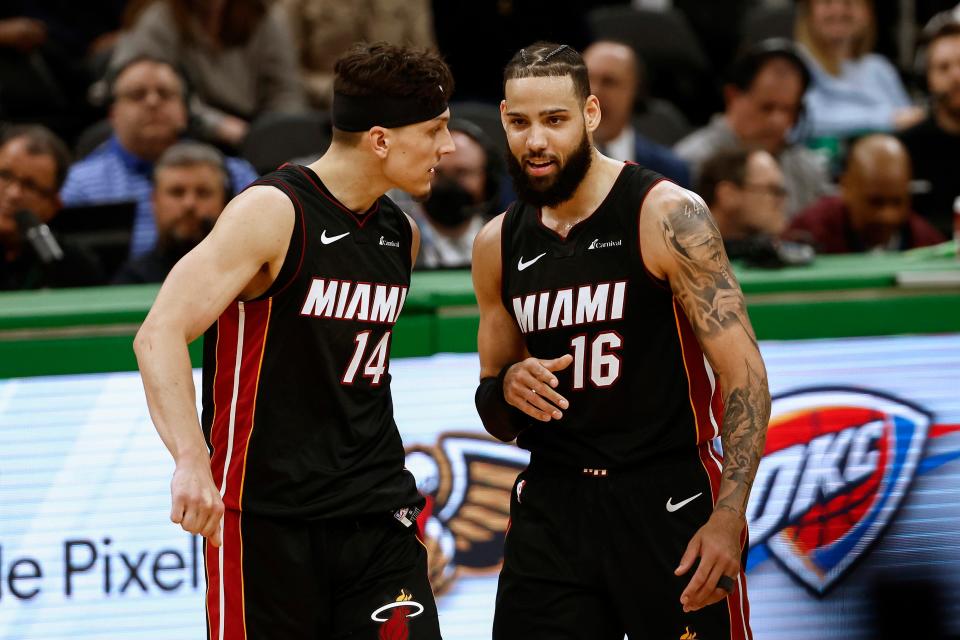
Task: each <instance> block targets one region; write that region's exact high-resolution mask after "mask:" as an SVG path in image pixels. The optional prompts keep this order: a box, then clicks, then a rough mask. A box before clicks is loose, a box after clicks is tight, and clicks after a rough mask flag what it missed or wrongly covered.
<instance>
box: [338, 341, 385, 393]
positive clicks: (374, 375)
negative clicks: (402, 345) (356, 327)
mask: <svg viewBox="0 0 960 640" xmlns="http://www.w3.org/2000/svg"><path fill="white" fill-rule="evenodd" d="M371 333H373V332H372V331H361V332H360V333H358V334H357V335H356V336H354V338H353V341H354V343H355V344H356V346H355V347H354V349H353V355H352V356H351V357H350V364H349V365H347V370H346V371H345V372H344V374H343V379H341V380H340V382H341V384H345V385H352V384H353V381H354V379H356V377H357V373H359V372H360V362H361V361H362V360H363V357H364V355H366V353H367V344H368V343H369V342H370V334H371ZM390 333H391V332H390V331H387V332H386V333H384V334H383V337H382V338H380V341H379V342H377V344H376V346H374V347H373V349H372V350H371V351H370V355H369V356H367V359H366V361H365V362H364V363H363V377H364V378H370V386H373V387H378V386H380V378H382V377H383V376H384V374H386V373H387V357H388V355H389V353H390V349H389V346H390Z"/></svg>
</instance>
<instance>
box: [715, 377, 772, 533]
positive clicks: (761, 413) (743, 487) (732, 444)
mask: <svg viewBox="0 0 960 640" xmlns="http://www.w3.org/2000/svg"><path fill="white" fill-rule="evenodd" d="M744 367H745V369H746V372H747V377H746V382H745V383H744V384H743V385H741V386H739V387H736V388H734V389H731V390H730V391H729V392H728V393H727V394H726V398H725V403H724V413H723V431H722V433H721V436H720V439H721V441H722V443H723V485H726V486H721V488H720V491H721V496H720V499H719V500H718V501H717V506H716V508H717V509H728V510H730V511H733V512H734V513H736V514H737V515H741V516H742V515H743V514H744V513H746V510H747V499H748V498H749V497H750V489H751V487H752V486H753V479H754V476H756V474H757V466H758V465H759V464H760V458H761V457H762V456H763V451H764V444H765V442H766V438H767V422H768V421H769V419H770V392H769V391H768V390H767V376H766V373H764V371H763V369H757V368H756V367H755V366H752V365H751V363H750V361H749V360H745V361H744ZM727 487H732V489H728V488H727Z"/></svg>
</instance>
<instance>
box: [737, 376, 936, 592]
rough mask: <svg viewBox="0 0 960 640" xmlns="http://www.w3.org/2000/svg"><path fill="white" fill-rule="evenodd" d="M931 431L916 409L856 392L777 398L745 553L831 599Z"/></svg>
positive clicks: (910, 474) (887, 517)
mask: <svg viewBox="0 0 960 640" xmlns="http://www.w3.org/2000/svg"><path fill="white" fill-rule="evenodd" d="M930 424H931V419H930V416H929V414H927V413H926V412H925V411H923V410H922V409H920V408H918V407H915V406H913V405H911V404H908V403H906V402H904V401H903V400H899V399H896V398H893V397H890V396H886V395H882V394H879V393H872V392H869V391H864V390H860V389H852V388H845V387H840V388H822V389H809V390H801V391H795V392H791V393H788V394H785V395H782V396H779V397H777V398H775V399H774V401H773V411H772V417H771V419H770V427H769V429H768V432H767V444H766V452H765V455H764V458H763V460H762V461H761V463H760V468H759V470H758V472H757V477H756V479H755V481H754V484H753V490H752V495H751V501H750V504H749V506H748V507H747V519H748V521H749V523H750V538H751V547H757V546H758V545H764V546H765V547H766V550H767V551H768V552H769V554H771V555H772V556H773V557H774V558H775V559H776V560H778V561H779V562H780V564H782V565H783V567H784V568H785V569H786V570H787V571H788V572H789V573H790V574H792V575H793V576H794V577H795V578H797V579H798V580H799V581H800V582H801V583H802V584H803V585H805V586H806V587H808V588H809V589H810V590H811V591H813V592H814V593H815V594H816V595H823V594H825V593H827V591H829V590H830V588H831V587H833V586H834V585H836V584H837V582H838V581H839V580H840V579H841V578H842V577H843V576H844V575H845V574H846V573H847V572H848V571H849V570H850V568H851V566H852V565H853V563H854V562H855V561H856V560H857V559H858V558H860V557H862V556H863V555H864V554H866V553H868V552H869V550H870V548H871V547H872V545H873V544H874V543H875V542H876V541H877V540H878V539H880V537H881V535H882V534H883V531H884V529H885V528H886V527H887V525H888V524H889V523H890V521H891V519H892V518H893V516H894V514H895V513H896V512H897V509H898V508H899V506H900V504H901V502H902V501H903V499H904V497H905V496H906V495H907V492H908V489H909V487H910V483H911V482H912V480H913V478H914V475H915V474H916V472H917V465H918V462H919V461H920V458H921V455H922V453H923V448H924V444H925V443H926V439H927V434H928V431H929V428H930ZM761 548H762V547H761ZM751 553H752V552H751ZM751 560H754V562H753V564H755V563H756V558H751Z"/></svg>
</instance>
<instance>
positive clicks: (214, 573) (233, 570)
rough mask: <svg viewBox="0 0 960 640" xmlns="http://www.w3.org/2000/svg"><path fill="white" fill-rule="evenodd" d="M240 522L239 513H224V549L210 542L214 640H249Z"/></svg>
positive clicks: (209, 582) (209, 594)
mask: <svg viewBox="0 0 960 640" xmlns="http://www.w3.org/2000/svg"><path fill="white" fill-rule="evenodd" d="M240 518H241V514H240V512H239V511H236V510H234V509H227V510H226V511H224V513H223V521H222V522H223V546H222V547H220V548H217V547H215V546H213V545H212V544H210V543H209V542H208V543H206V554H205V558H206V565H207V623H208V624H209V638H210V640H246V637H247V623H246V610H245V607H246V604H245V601H244V595H243V542H242V539H241V536H240ZM221 594H222V599H223V607H222V608H221V606H220V600H221ZM221 627H222V629H223V633H222V634H221V633H220V630H221Z"/></svg>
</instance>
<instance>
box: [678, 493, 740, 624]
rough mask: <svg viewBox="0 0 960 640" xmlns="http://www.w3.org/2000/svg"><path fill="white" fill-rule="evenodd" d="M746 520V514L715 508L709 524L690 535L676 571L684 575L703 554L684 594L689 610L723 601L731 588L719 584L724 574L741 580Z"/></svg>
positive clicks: (681, 601) (683, 597)
mask: <svg viewBox="0 0 960 640" xmlns="http://www.w3.org/2000/svg"><path fill="white" fill-rule="evenodd" d="M745 524H746V522H745V520H744V518H743V516H741V515H738V514H736V513H733V512H732V511H728V510H719V511H714V512H713V514H712V515H711V516H710V519H709V520H707V524H705V525H703V526H702V527H700V529H699V530H698V531H697V532H696V533H695V534H694V535H693V538H691V539H690V543H689V544H688V545H687V550H686V552H684V554H683V558H681V559H680V565H679V566H678V567H677V568H676V570H675V571H674V573H675V574H676V575H678V576H682V575H683V574H685V573H687V572H688V571H689V570H690V568H691V567H692V566H693V565H694V563H695V562H696V560H697V558H698V557H699V558H700V565H699V566H698V567H697V570H696V572H695V573H694V574H693V577H692V578H691V579H690V582H689V584H687V588H686V589H684V590H683V593H682V594H680V604H682V605H683V610H684V612H685V613H687V612H690V611H696V610H697V609H701V608H703V607H706V606H707V605H711V604H713V603H714V602H719V601H720V600H723V599H724V598H726V597H727V596H728V595H729V593H730V592H729V591H726V590H724V589H721V588H720V587H718V586H717V583H718V582H719V581H720V578H721V577H722V576H727V577H730V578H733V579H734V580H737V577H738V576H739V575H740V534H741V533H742V532H743V527H744V525H745Z"/></svg>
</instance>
